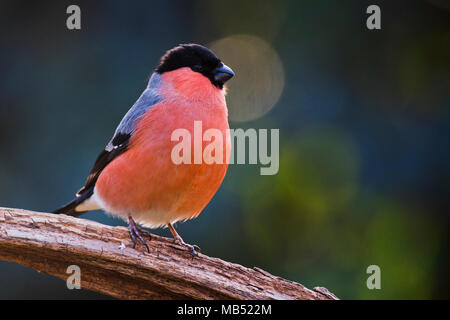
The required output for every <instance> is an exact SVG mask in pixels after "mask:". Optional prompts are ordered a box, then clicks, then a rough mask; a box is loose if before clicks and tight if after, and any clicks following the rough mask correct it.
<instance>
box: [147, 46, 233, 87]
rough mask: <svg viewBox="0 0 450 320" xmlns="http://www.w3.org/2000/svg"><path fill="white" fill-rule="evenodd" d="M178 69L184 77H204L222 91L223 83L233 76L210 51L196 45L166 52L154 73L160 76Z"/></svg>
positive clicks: (229, 69)
mask: <svg viewBox="0 0 450 320" xmlns="http://www.w3.org/2000/svg"><path fill="white" fill-rule="evenodd" d="M180 69H183V73H184V75H185V76H186V77H190V76H193V75H194V76H198V75H202V76H204V77H206V78H207V79H209V81H210V82H211V83H212V84H213V85H214V86H215V87H217V88H219V89H223V86H224V84H225V82H227V81H228V80H230V79H231V78H232V77H233V76H234V72H233V70H231V68H229V67H228V66H226V65H225V64H224V63H223V62H222V61H220V59H219V58H217V56H216V55H215V54H214V53H213V52H212V51H211V50H209V49H208V48H206V47H204V46H201V45H198V44H181V45H179V46H177V47H175V48H173V49H171V50H169V51H167V52H166V54H165V55H164V56H162V58H161V60H160V63H159V65H158V66H157V67H156V69H155V72H157V73H159V74H161V75H162V74H164V73H166V72H172V71H176V70H180ZM191 73H194V74H191Z"/></svg>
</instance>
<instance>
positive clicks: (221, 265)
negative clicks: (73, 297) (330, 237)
mask: <svg viewBox="0 0 450 320" xmlns="http://www.w3.org/2000/svg"><path fill="white" fill-rule="evenodd" d="M148 243H149V246H150V250H151V251H150V253H147V252H146V251H145V248H144V247H143V246H140V245H138V246H137V247H136V249H133V248H132V242H131V240H130V237H129V234H128V230H127V229H126V228H124V227H111V226H106V225H103V224H100V223H97V222H94V221H90V220H85V219H77V218H73V217H69V216H66V215H55V214H49V213H38V212H32V211H26V210H21V209H9V208H0V259H2V260H6V261H11V262H16V263H19V264H22V265H24V266H28V267H31V268H33V269H36V270H37V271H39V272H44V273H47V274H50V275H53V276H56V277H59V278H61V279H63V280H67V278H68V277H69V276H70V274H68V273H67V268H68V267H69V266H70V265H77V266H79V267H80V270H81V287H82V288H83V289H87V290H92V291H96V292H100V293H102V294H105V295H109V296H112V297H115V298H119V299H288V300H290V299H314V300H326V299H337V298H336V297H335V296H334V295H333V294H332V293H330V292H329V291H328V290H327V289H325V288H319V287H318V288H314V289H313V290H310V289H308V288H306V287H304V286H303V285H301V284H299V283H296V282H292V281H288V280H285V279H282V278H280V277H276V276H273V275H271V274H269V273H268V272H266V271H263V270H261V269H259V268H256V267H255V268H253V269H250V268H246V267H243V266H240V265H238V264H233V263H230V262H226V261H223V260H220V259H217V258H212V257H208V256H206V255H204V254H201V253H199V254H198V255H196V256H195V257H194V258H193V259H192V257H191V255H190V252H189V250H187V248H186V247H184V246H183V245H180V244H176V243H174V241H173V239H168V238H164V237H160V236H157V235H153V237H152V240H151V241H150V242H148Z"/></svg>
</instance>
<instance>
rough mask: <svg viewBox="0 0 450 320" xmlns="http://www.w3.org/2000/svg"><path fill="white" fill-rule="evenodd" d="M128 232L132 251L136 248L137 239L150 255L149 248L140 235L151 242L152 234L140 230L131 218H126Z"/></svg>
mask: <svg viewBox="0 0 450 320" xmlns="http://www.w3.org/2000/svg"><path fill="white" fill-rule="evenodd" d="M128 232H129V233H130V237H131V240H133V249H134V248H136V243H137V239H139V241H141V242H142V244H143V245H144V246H145V247H146V248H147V252H148V253H150V248H149V247H148V245H147V242H146V241H145V239H144V238H143V237H142V234H145V235H147V236H148V237H149V240H150V241H151V240H152V234H151V233H150V232H148V231H147V230H144V229H142V228H140V227H139V226H138V225H137V224H136V222H134V220H133V218H132V217H131V216H129V217H128ZM136 238H137V239H136Z"/></svg>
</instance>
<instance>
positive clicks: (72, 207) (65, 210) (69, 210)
mask: <svg viewBox="0 0 450 320" xmlns="http://www.w3.org/2000/svg"><path fill="white" fill-rule="evenodd" d="M93 190H94V188H90V189H85V190H84V191H83V192H82V194H80V195H77V197H76V198H75V199H73V200H72V201H71V202H69V203H68V204H66V205H65V206H62V207H61V208H58V209H56V210H54V211H53V213H56V214H66V215H69V216H72V217H79V216H81V215H82V214H83V213H85V212H86V211H77V210H76V208H77V207H78V206H79V205H80V204H82V203H83V202H84V201H85V200H87V199H88V198H89V197H90V196H91V195H92V193H93Z"/></svg>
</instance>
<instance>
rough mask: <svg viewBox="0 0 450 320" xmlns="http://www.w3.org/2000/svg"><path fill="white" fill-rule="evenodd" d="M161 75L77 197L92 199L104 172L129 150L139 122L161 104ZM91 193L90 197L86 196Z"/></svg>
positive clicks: (154, 79) (152, 81)
mask: <svg viewBox="0 0 450 320" xmlns="http://www.w3.org/2000/svg"><path fill="white" fill-rule="evenodd" d="M158 87H159V75H158V74H156V73H155V74H154V75H153V76H152V78H151V79H150V82H149V85H148V87H147V88H146V89H145V90H144V92H143V93H142V95H141V96H140V97H139V99H138V100H137V101H136V102H135V104H134V105H133V106H132V107H131V109H130V110H129V111H128V112H127V113H126V114H125V116H124V117H123V119H122V121H121V122H120V124H119V126H118V127H117V129H116V132H115V133H114V136H113V138H112V139H111V140H110V141H109V143H108V144H107V146H106V147H105V149H104V150H103V151H102V152H101V153H100V155H99V156H98V157H97V160H96V161H95V164H94V166H93V168H92V170H91V172H90V173H89V176H88V178H87V180H86V183H85V185H84V187H82V188H81V189H80V190H79V191H78V193H77V196H82V195H83V196H87V197H90V196H91V195H92V193H93V190H94V186H95V183H96V182H97V179H98V177H99V175H100V173H101V172H102V170H103V169H104V168H105V167H106V166H107V165H108V164H109V163H110V162H111V161H113V160H114V159H115V158H116V157H118V156H119V155H121V154H122V153H124V152H125V151H126V150H127V148H128V143H129V140H130V138H131V135H132V133H133V130H134V128H135V127H136V123H137V120H138V119H139V118H140V117H141V116H142V115H143V114H145V113H146V112H147V111H148V109H150V108H151V107H152V106H154V105H156V104H157V103H159V102H160V101H161V100H162V98H161V97H160V96H159V95H158V92H157V88H158ZM86 193H89V195H86Z"/></svg>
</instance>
